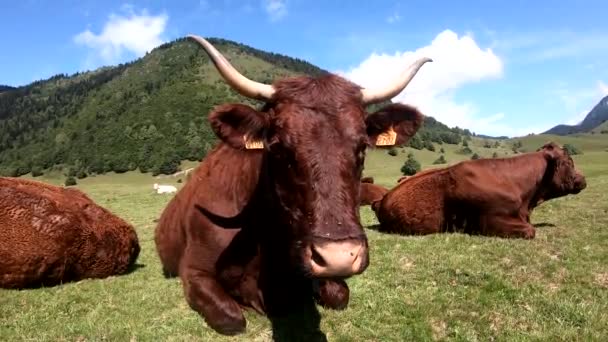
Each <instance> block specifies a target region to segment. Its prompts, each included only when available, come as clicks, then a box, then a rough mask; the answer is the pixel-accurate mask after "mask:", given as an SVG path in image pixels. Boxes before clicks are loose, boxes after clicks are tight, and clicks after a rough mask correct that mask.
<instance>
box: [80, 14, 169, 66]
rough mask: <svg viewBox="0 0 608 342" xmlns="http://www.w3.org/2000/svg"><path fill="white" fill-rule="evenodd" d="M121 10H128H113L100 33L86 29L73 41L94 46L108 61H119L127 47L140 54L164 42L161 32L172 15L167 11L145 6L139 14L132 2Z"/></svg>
mask: <svg viewBox="0 0 608 342" xmlns="http://www.w3.org/2000/svg"><path fill="white" fill-rule="evenodd" d="M122 10H123V11H125V12H129V14H128V15H127V16H121V15H116V14H110V16H109V17H108V21H107V22H106V23H105V25H104V27H103V29H102V30H101V32H100V33H99V34H95V33H93V32H91V30H89V29H87V30H85V31H83V32H81V33H79V34H78V35H76V36H75V37H74V42H76V43H77V44H81V45H84V46H87V47H89V48H91V49H92V50H93V51H94V53H95V55H96V56H98V57H101V59H102V60H103V62H105V63H112V62H115V61H117V60H118V59H119V58H121V57H122V56H123V54H124V53H125V52H127V51H128V52H131V53H132V54H134V55H135V56H136V57H140V56H142V55H144V54H145V53H146V52H148V51H150V50H151V49H153V48H155V47H156V46H158V45H160V44H162V43H163V42H164V40H163V38H162V34H163V32H165V28H166V25H167V21H168V19H169V18H168V16H167V15H166V14H164V13H163V14H159V15H149V14H148V13H147V11H146V10H145V9H144V10H143V11H142V12H141V14H136V13H134V12H133V6H132V5H129V4H125V5H123V6H122Z"/></svg>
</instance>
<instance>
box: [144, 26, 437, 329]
mask: <svg viewBox="0 0 608 342" xmlns="http://www.w3.org/2000/svg"><path fill="white" fill-rule="evenodd" d="M190 37H191V38H193V39H194V41H196V42H198V43H199V44H200V45H201V46H202V47H203V48H204V49H205V51H206V52H207V54H208V55H209V57H210V58H211V61H212V62H213V63H214V65H215V67H216V68H217V69H218V71H219V73H220V74H221V75H222V77H223V78H224V79H225V80H226V82H227V83H228V84H229V85H230V86H231V87H232V88H233V89H235V90H236V91H238V92H239V93H240V94H241V95H243V96H246V97H249V98H253V99H258V100H263V101H265V104H264V106H262V107H260V109H254V108H252V107H250V106H248V105H244V104H223V105H220V106H218V107H216V108H215V109H214V110H213V111H212V112H211V113H210V114H209V122H210V126H211V128H212V129H213V131H214V132H215V134H216V135H217V136H218V137H219V139H220V143H219V144H218V145H217V146H215V147H214V148H213V149H212V150H211V151H210V152H209V153H208V154H207V155H206V157H205V158H204V159H203V161H202V162H201V164H200V165H199V166H198V167H197V168H196V169H195V170H194V171H193V174H192V178H191V179H190V180H189V181H188V182H187V183H185V185H184V186H183V187H182V188H181V190H180V191H179V192H178V193H177V194H176V195H175V196H174V197H173V198H172V200H171V201H170V202H169V204H168V205H167V207H166V208H165V210H164V211H163V213H162V215H161V217H160V220H159V223H158V226H157V228H156V233H155V241H156V246H157V250H158V253H159V257H160V260H161V262H162V265H163V271H164V273H165V275H166V276H174V275H179V276H180V278H181V280H182V282H181V283H182V285H183V287H184V294H185V297H186V301H187V302H188V304H189V305H190V307H191V308H192V309H193V310H195V311H196V312H198V313H199V314H200V315H201V316H202V317H203V318H204V319H205V321H206V322H207V324H208V325H209V326H210V327H211V328H213V329H214V330H216V331H217V332H220V333H222V334H227V335H232V334H237V333H241V332H243V331H244V330H245V327H246V321H245V317H244V316H243V313H242V311H241V306H242V307H249V308H254V309H255V310H257V311H258V312H260V313H265V314H268V315H270V316H274V317H276V316H277V315H282V314H283V313H285V312H286V311H285V310H288V309H290V308H293V307H294V306H295V304H294V301H295V300H296V299H295V298H299V296H298V295H297V294H298V293H308V292H310V297H308V298H309V299H310V298H311V297H313V298H315V299H316V300H317V302H318V303H320V304H321V305H324V306H326V307H330V308H333V309H341V308H344V307H346V305H347V303H348V298H349V289H348V287H347V284H346V282H345V281H344V280H343V279H344V278H347V277H350V276H353V275H356V274H360V273H362V272H363V271H364V270H365V269H366V268H367V266H368V263H369V261H368V260H369V259H368V245H367V238H366V235H365V231H364V230H363V228H362V226H361V222H360V221H359V198H358V192H359V184H360V180H361V174H362V171H363V165H364V160H365V151H366V148H367V147H375V146H378V145H382V146H392V145H394V144H404V143H405V142H407V141H408V140H409V138H411V137H412V136H413V135H414V134H415V133H416V131H417V130H418V128H419V127H420V125H421V124H422V121H423V116H422V114H421V113H420V112H419V111H418V110H417V109H415V108H413V107H410V106H407V105H403V104H389V105H387V106H384V107H383V108H380V109H379V110H378V111H376V112H374V113H372V114H368V113H367V112H366V111H365V107H366V106H367V105H369V104H372V103H378V102H382V101H384V100H387V99H389V98H392V97H393V96H395V95H397V94H398V93H400V92H401V91H402V90H403V89H404V88H405V86H406V85H407V84H408V83H409V82H410V80H411V79H412V78H413V77H414V75H415V74H416V73H417V72H418V69H419V68H420V67H421V66H422V65H423V64H424V63H426V62H428V61H430V59H428V58H422V59H420V60H418V61H416V63H414V65H413V66H412V67H411V68H410V69H409V70H406V71H404V72H401V73H400V74H399V75H398V77H397V78H396V79H395V81H394V82H392V83H391V84H389V85H386V86H384V87H382V88H380V89H373V90H372V89H362V88H361V87H359V86H357V85H355V84H353V83H351V82H350V81H348V80H346V79H344V78H342V77H340V76H337V75H333V74H327V75H323V76H319V77H317V78H312V77H308V76H297V77H291V78H284V79H280V80H277V81H275V82H274V83H273V84H272V85H268V84H262V83H258V82H255V81H252V80H250V79H248V78H246V77H244V76H243V75H242V74H240V73H239V72H238V71H237V70H236V69H235V68H234V67H232V65H231V64H230V63H229V62H228V60H227V59H226V58H225V57H223V56H222V55H221V53H220V52H219V51H217V50H216V49H215V48H214V47H213V46H212V45H211V44H210V43H209V42H207V41H206V40H205V39H203V38H200V37H196V36H190Z"/></svg>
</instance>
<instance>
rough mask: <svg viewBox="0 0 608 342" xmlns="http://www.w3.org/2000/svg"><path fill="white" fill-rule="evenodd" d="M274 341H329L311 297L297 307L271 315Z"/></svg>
mask: <svg viewBox="0 0 608 342" xmlns="http://www.w3.org/2000/svg"><path fill="white" fill-rule="evenodd" d="M269 319H270V322H271V324H272V335H273V336H272V337H273V340H274V341H278V342H280V341H314V342H316V341H323V342H325V341H327V336H326V335H325V333H324V332H323V331H321V314H320V313H319V311H318V310H317V307H316V303H315V302H314V300H313V299H312V298H311V299H310V301H308V302H307V303H302V305H300V306H298V308H297V309H294V310H292V311H290V312H289V313H286V314H283V315H275V316H270V317H269Z"/></svg>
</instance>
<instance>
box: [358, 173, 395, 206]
mask: <svg viewBox="0 0 608 342" xmlns="http://www.w3.org/2000/svg"><path fill="white" fill-rule="evenodd" d="M387 192H388V189H387V188H385V187H383V186H380V185H376V184H374V178H373V177H363V178H361V193H360V195H359V196H360V200H359V204H360V205H361V206H364V205H372V204H373V203H374V202H377V201H379V200H381V199H382V197H383V196H384V194H386V193H387Z"/></svg>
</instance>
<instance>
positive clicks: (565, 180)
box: [373, 142, 586, 239]
mask: <svg viewBox="0 0 608 342" xmlns="http://www.w3.org/2000/svg"><path fill="white" fill-rule="evenodd" d="M585 187H586V181H585V177H584V176H583V175H582V174H581V173H580V172H579V171H577V170H576V168H575V166H574V162H573V160H572V158H571V157H570V156H569V155H568V154H567V153H566V151H564V150H563V149H562V148H561V147H560V146H558V145H557V144H555V143H552V142H551V143H547V144H545V145H544V146H542V148H540V149H539V150H538V151H536V152H530V153H525V154H520V155H518V156H514V157H510V158H497V159H478V160H468V161H463V162H460V163H458V164H455V165H452V166H449V167H446V168H438V169H433V170H428V171H426V172H424V173H422V174H420V175H414V176H413V177H410V178H408V179H406V180H404V181H402V182H400V183H399V184H398V185H397V186H396V187H395V188H394V189H392V190H391V191H390V192H388V193H387V194H386V195H385V196H384V198H383V199H382V201H381V202H379V203H376V205H375V206H374V207H373V209H374V211H375V212H376V215H377V217H378V220H379V222H380V228H379V230H380V231H383V232H390V233H399V234H431V233H439V232H447V231H454V230H462V231H464V232H466V233H470V234H482V235H493V236H500V237H513V238H527V239H531V238H534V237H535V229H534V227H533V226H532V225H531V224H530V214H531V212H532V210H533V209H534V208H535V207H536V206H538V204H540V203H542V202H543V201H547V200H549V199H553V198H557V197H561V196H566V195H568V194H578V193H579V192H581V191H582V190H583V189H584V188H585Z"/></svg>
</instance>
